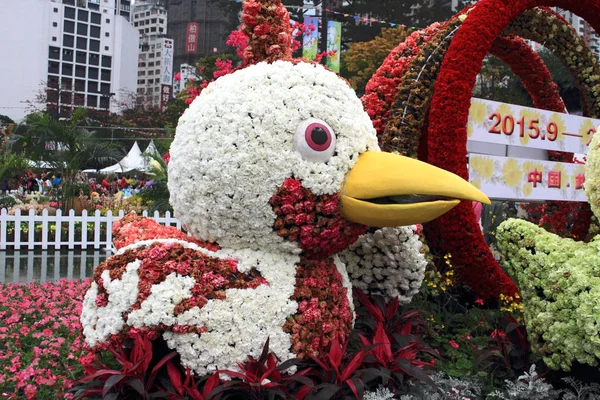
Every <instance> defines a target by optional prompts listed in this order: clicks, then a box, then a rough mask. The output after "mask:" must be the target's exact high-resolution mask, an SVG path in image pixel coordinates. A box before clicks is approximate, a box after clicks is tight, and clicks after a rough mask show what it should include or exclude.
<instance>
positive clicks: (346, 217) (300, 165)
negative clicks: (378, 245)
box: [169, 0, 489, 258]
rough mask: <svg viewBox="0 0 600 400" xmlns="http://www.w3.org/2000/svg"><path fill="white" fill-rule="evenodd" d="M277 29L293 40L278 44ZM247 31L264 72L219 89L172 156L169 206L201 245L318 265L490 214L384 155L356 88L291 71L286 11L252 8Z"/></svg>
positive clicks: (428, 169) (448, 185)
mask: <svg viewBox="0 0 600 400" xmlns="http://www.w3.org/2000/svg"><path fill="white" fill-rule="evenodd" d="M277 23H280V30H282V31H283V32H281V33H279V34H271V35H270V34H269V32H274V31H276V29H274V28H273V26H272V24H277ZM270 24H271V25H270ZM243 29H244V30H245V32H246V34H247V35H248V37H249V38H250V43H249V46H248V49H252V52H249V51H248V49H247V51H246V53H245V54H246V55H247V56H248V58H250V59H251V61H252V62H254V63H255V64H254V65H250V66H248V67H245V68H243V69H239V70H237V71H236V72H234V73H232V74H229V75H226V76H223V77H221V78H219V79H217V80H216V81H214V82H212V83H211V84H209V85H208V87H207V88H206V89H204V90H203V91H202V92H201V94H200V95H199V96H198V97H197V98H196V99H195V100H194V102H193V103H192V104H191V105H190V107H189V109H187V110H186V111H185V113H184V114H183V116H182V117H181V118H180V120H179V125H178V127H177V132H176V135H175V140H174V142H173V145H172V146H171V160H170V163H169V191H170V193H171V204H172V206H173V208H174V210H175V212H176V215H177V217H178V218H179V219H180V221H181V222H182V223H184V224H185V226H186V227H187V229H188V231H189V232H190V233H191V234H193V235H194V236H196V237H197V238H199V239H202V240H209V241H216V242H218V243H219V244H220V245H222V246H224V247H229V248H252V249H267V250H275V251H281V250H284V251H293V252H303V253H304V255H305V256H307V257H312V258H320V257H326V256H329V255H331V254H334V253H336V252H339V251H341V250H344V249H345V248H347V247H348V246H349V245H350V244H352V243H353V242H354V241H355V240H356V239H357V238H358V236H359V235H361V234H362V233H364V232H365V230H366V229H367V226H373V227H383V226H400V225H411V224H415V223H423V222H427V221H430V220H432V219H434V218H436V217H438V216H440V215H442V214H443V213H445V212H447V211H448V210H450V209H451V208H453V207H454V206H456V205H457V204H458V203H459V200H458V199H468V200H475V201H483V202H489V200H488V199H487V197H485V195H483V194H482V193H481V192H480V191H479V190H477V189H476V188H475V187H473V186H471V185H470V184H469V183H467V182H466V181H464V180H463V179H461V178H460V177H458V176H456V175H453V174H451V173H449V172H446V171H444V170H441V169H438V168H435V167H433V166H431V165H429V164H426V163H423V162H420V161H417V160H413V159H410V158H406V157H402V156H399V155H394V154H391V153H382V152H380V151H379V147H378V145H377V137H376V134H375V129H374V128H373V125H372V123H371V120H370V118H369V116H368V115H367V113H366V112H365V111H364V109H363V107H362V104H361V102H360V100H359V99H358V97H357V96H356V94H355V92H354V91H353V90H352V89H351V88H350V86H349V85H348V84H347V82H346V81H344V80H343V79H341V78H340V77H338V76H337V75H336V74H335V73H333V72H331V71H329V70H327V69H326V68H324V67H323V66H321V65H319V64H314V63H310V62H302V61H298V60H293V59H291V57H290V55H291V50H290V49H289V48H288V47H286V46H289V42H290V37H291V35H290V31H289V16H288V15H287V12H286V11H285V8H283V6H282V5H281V3H280V1H279V0H262V2H261V1H258V0H247V1H245V2H244V25H243ZM257 54H258V55H259V56H257ZM274 54H275V55H277V56H273V55H274ZM281 58H283V59H281ZM261 59H262V60H266V62H259V60H261Z"/></svg>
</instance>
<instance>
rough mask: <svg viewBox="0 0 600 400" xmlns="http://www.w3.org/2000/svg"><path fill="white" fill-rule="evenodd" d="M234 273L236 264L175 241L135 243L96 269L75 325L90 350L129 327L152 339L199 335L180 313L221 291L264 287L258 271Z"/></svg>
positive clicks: (199, 324)
mask: <svg viewBox="0 0 600 400" xmlns="http://www.w3.org/2000/svg"><path fill="white" fill-rule="evenodd" d="M244 271H245V272H240V271H239V270H238V261H237V260H235V259H233V258H231V257H227V256H222V255H217V254H216V253H215V252H213V251H210V250H207V249H205V248H202V247H200V246H198V245H196V244H195V243H192V242H190V241H186V240H180V239H164V238H158V239H156V238H154V239H151V240H144V241H138V242H137V243H135V244H133V245H130V246H128V247H124V248H121V250H120V251H119V252H118V253H117V254H116V255H114V256H112V257H110V258H109V259H108V260H106V261H105V262H103V263H102V264H100V265H98V266H97V267H96V268H95V270H94V276H93V280H92V284H91V287H90V289H89V290H88V292H87V293H86V295H85V298H84V305H83V310H82V316H81V321H82V325H83V327H84V335H85V337H86V341H87V342H88V344H89V345H90V346H95V345H96V344H98V343H103V342H105V341H107V340H112V338H114V337H113V336H112V335H114V334H120V335H123V334H126V333H127V332H128V331H129V330H130V328H131V327H135V328H138V329H140V328H144V329H146V330H150V331H153V332H157V333H162V332H175V333H202V332H204V331H205V328H204V327H203V324H202V321H190V320H189V319H186V318H185V315H184V314H185V313H186V312H188V311H190V310H192V309H196V310H200V309H202V307H204V306H205V305H206V304H207V303H208V302H209V300H211V299H214V300H224V299H225V298H226V297H227V296H226V291H227V289H255V288H257V287H259V286H261V285H268V283H267V281H266V280H265V279H264V278H263V277H262V275H261V274H260V272H259V271H257V270H256V269H254V268H252V269H249V270H244Z"/></svg>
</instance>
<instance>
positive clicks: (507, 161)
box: [469, 154, 587, 202]
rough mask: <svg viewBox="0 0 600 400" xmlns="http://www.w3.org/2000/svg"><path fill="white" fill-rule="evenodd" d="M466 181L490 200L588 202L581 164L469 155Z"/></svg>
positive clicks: (583, 170)
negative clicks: (467, 178)
mask: <svg viewBox="0 0 600 400" xmlns="http://www.w3.org/2000/svg"><path fill="white" fill-rule="evenodd" d="M469 182H471V183H472V184H473V185H474V186H476V187H477V188H479V189H480V190H481V191H482V192H483V193H485V194H486V195H487V196H488V197H489V198H491V199H503V200H504V199H506V200H519V201H538V200H559V201H581V202H586V201H587V198H586V197H585V191H584V189H583V184H584V182H585V165H582V164H568V163H560V162H552V161H541V160H528V159H522V158H513V157H498V156H489V155H483V154H470V155H469Z"/></svg>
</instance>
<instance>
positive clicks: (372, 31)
mask: <svg viewBox="0 0 600 400" xmlns="http://www.w3.org/2000/svg"><path fill="white" fill-rule="evenodd" d="M450 4H451V2H449V1H443V0H433V1H432V0H348V1H346V2H345V5H344V7H343V8H342V12H343V13H345V14H348V15H349V17H342V18H341V19H340V21H342V22H344V26H343V28H342V29H343V41H344V43H352V42H365V41H370V40H373V39H374V38H375V37H376V36H378V35H380V34H381V30H382V29H383V28H385V27H387V26H389V25H386V24H381V23H379V22H368V21H367V22H362V21H361V20H360V18H359V19H358V20H355V19H354V16H359V17H363V16H364V17H369V18H375V19H377V20H384V21H386V22H387V23H394V24H398V25H405V26H406V27H409V28H425V27H427V26H429V25H431V24H432V23H433V22H443V21H445V20H447V19H449V18H451V17H452V16H453V15H454V14H455V12H454V11H452V9H451V7H450ZM338 17H339V16H335V18H338ZM399 43H400V42H398V44H399Z"/></svg>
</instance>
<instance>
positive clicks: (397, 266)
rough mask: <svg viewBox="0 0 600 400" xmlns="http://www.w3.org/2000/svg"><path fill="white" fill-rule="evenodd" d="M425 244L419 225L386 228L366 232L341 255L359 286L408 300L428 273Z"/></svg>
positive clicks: (405, 301) (354, 281) (405, 302)
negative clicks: (420, 237)
mask: <svg viewBox="0 0 600 400" xmlns="http://www.w3.org/2000/svg"><path fill="white" fill-rule="evenodd" d="M421 246H422V243H421V241H420V239H419V235H418V234H417V228H416V226H412V227H410V226H405V227H397V228H382V229H378V230H376V231H374V232H369V233H366V234H364V235H362V236H361V237H360V238H359V239H358V241H357V242H356V243H354V244H353V245H352V246H351V247H350V248H349V249H348V250H346V251H345V252H343V253H340V254H338V256H339V257H340V260H341V261H342V262H343V263H344V264H346V269H347V271H348V275H349V277H350V280H351V282H352V284H353V285H354V286H355V287H357V288H359V289H361V290H363V291H365V292H367V293H372V294H382V295H384V296H386V297H388V298H396V297H397V298H398V300H399V301H400V303H402V304H407V303H409V302H410V301H411V299H412V297H413V296H414V295H415V294H416V293H417V292H418V291H419V288H420V287H421V284H422V283H423V277H424V275H425V267H426V265H427V261H426V260H425V256H424V254H423V253H422V252H421Z"/></svg>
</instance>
